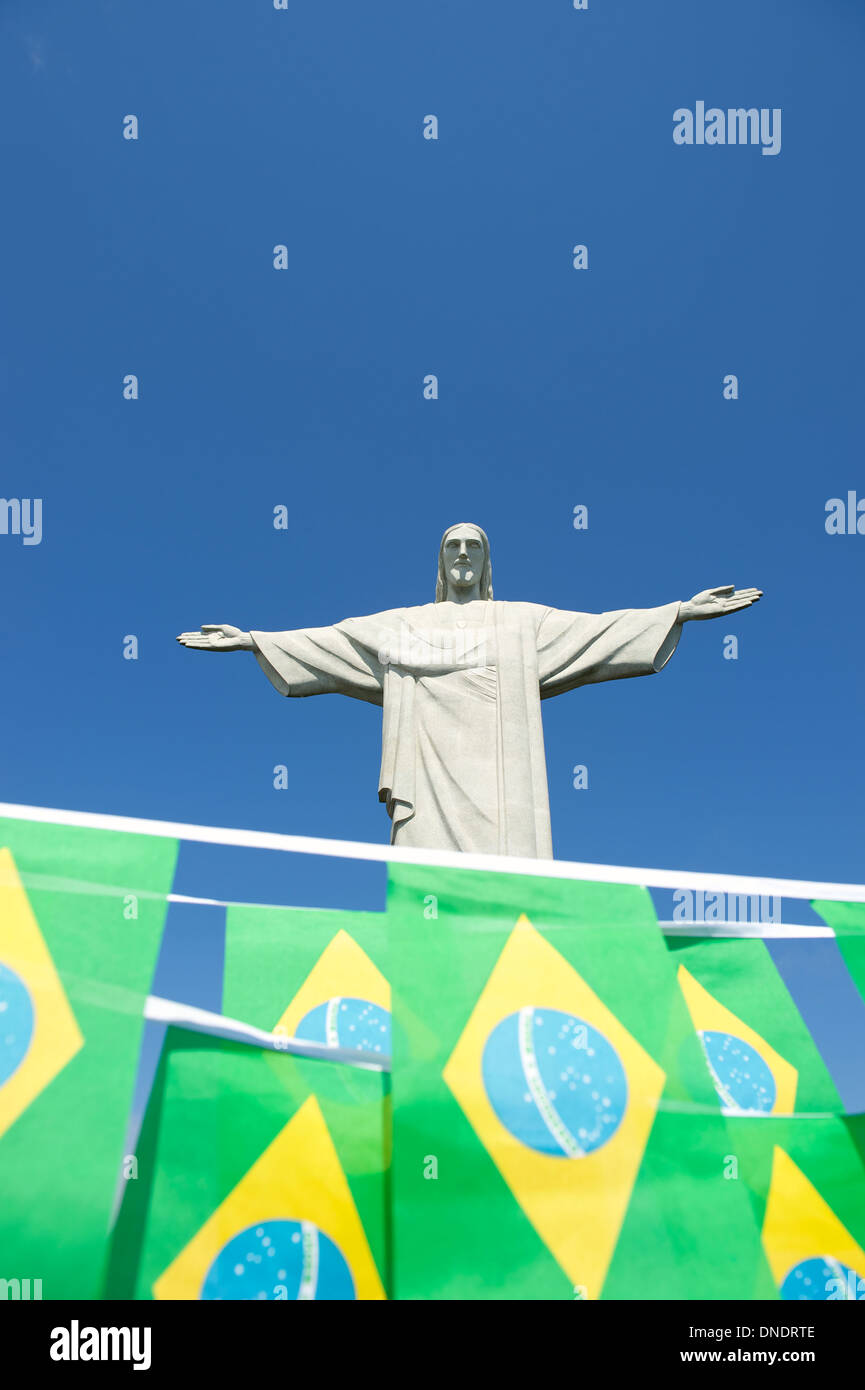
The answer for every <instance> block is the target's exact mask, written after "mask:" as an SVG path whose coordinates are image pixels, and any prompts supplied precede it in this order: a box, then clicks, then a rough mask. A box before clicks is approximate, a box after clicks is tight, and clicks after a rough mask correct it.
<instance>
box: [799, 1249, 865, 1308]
mask: <svg viewBox="0 0 865 1390" xmlns="http://www.w3.org/2000/svg"><path fill="white" fill-rule="evenodd" d="M781 1298H782V1299H783V1300H784V1301H785V1302H797V1303H801V1302H804V1301H807V1302H809V1303H815V1302H820V1303H822V1302H824V1301H828V1302H845V1301H847V1300H849V1301H855V1302H861V1301H862V1300H863V1299H865V1279H863V1278H862V1277H861V1276H860V1275H858V1274H857V1273H856V1271H855V1269H851V1268H850V1266H849V1265H845V1264H842V1263H841V1261H840V1260H835V1259H833V1258H832V1256H831V1255H815V1256H812V1257H811V1258H810V1259H808V1260H800V1261H799V1263H798V1264H796V1265H794V1266H793V1268H792V1269H791V1270H789V1272H788V1273H787V1274H786V1275H785V1276H784V1282H783V1283H782V1285H781Z"/></svg>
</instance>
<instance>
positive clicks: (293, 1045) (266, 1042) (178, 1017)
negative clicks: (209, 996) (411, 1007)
mask: <svg viewBox="0 0 865 1390" xmlns="http://www.w3.org/2000/svg"><path fill="white" fill-rule="evenodd" d="M144 1017H145V1018H148V1019H150V1020H151V1021H152V1022H153V1023H166V1024H169V1023H170V1024H172V1025H173V1026H174V1027H175V1028H187V1029H189V1031H190V1032H193V1033H207V1034H208V1035H209V1036H211V1037H216V1038H227V1039H229V1041H231V1042H241V1043H249V1044H250V1045H251V1046H252V1047H264V1048H267V1050H268V1052H287V1053H289V1054H290V1055H291V1056H292V1057H309V1058H315V1059H316V1060H317V1061H321V1062H347V1063H348V1065H349V1066H352V1067H360V1068H361V1069H362V1070H363V1071H390V1057H388V1056H385V1054H384V1053H382V1055H381V1056H380V1057H376V1056H373V1054H372V1053H370V1052H365V1051H364V1050H363V1049H361V1048H356V1047H330V1046H328V1044H327V1043H315V1042H307V1041H306V1039H301V1038H289V1037H287V1036H283V1035H282V1034H280V1033H268V1032H267V1030H266V1029H265V1028H254V1027H253V1026H252V1024H251V1023H241V1022H240V1020H239V1019H237V1018H227V1017H226V1016H225V1014H214V1013H211V1012H210V1010H209V1009H198V1008H196V1007H195V1005H193V1004H179V1003H178V1002H177V1001H176V1000H175V999H163V998H162V997H161V996H160V995H158V994H149V995H148V996H147V999H146V1001H145V1004H144Z"/></svg>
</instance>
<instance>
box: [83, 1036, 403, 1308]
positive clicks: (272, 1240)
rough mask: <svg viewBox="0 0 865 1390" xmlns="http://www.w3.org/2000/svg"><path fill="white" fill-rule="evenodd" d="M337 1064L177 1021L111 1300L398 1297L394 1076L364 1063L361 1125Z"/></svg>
mask: <svg viewBox="0 0 865 1390" xmlns="http://www.w3.org/2000/svg"><path fill="white" fill-rule="evenodd" d="M337 1069H339V1070H340V1071H341V1072H344V1071H348V1070H349V1068H348V1067H346V1066H345V1065H344V1064H339V1063H333V1062H327V1061H318V1060H316V1061H313V1062H305V1061H298V1060H296V1059H295V1058H293V1057H291V1056H287V1055H281V1054H279V1053H274V1052H268V1051H265V1050H263V1049H260V1048H256V1047H249V1046H246V1045H242V1044H236V1043H230V1042H226V1041H223V1040H220V1039H218V1038H213V1037H208V1036H206V1035H203V1034H199V1033H189V1032H184V1031H183V1030H181V1029H176V1028H169V1029H168V1031H167V1034H166V1040H165V1045H164V1049H163V1054H162V1059H161V1062H160V1065H159V1069H158V1072H157V1076H156V1080H155V1083H154V1086H153V1090H152V1093H151V1097H150V1102H149V1105H148V1108H147V1114H146V1117H145V1121H144V1125H143V1128H142V1132H141V1135H140V1138H139V1141H138V1145H137V1157H138V1171H139V1175H140V1177H139V1182H138V1183H136V1184H135V1185H134V1187H133V1186H132V1185H130V1187H129V1189H128V1190H127V1195H126V1200H125V1201H124V1204H123V1208H122V1210H121V1212H120V1216H119V1219H118V1222H117V1225H116V1227H115V1231H114V1237H113V1245H112V1258H111V1264H110V1269H109V1277H108V1279H107V1281H106V1286H105V1291H104V1292H105V1297H107V1298H139V1299H151V1298H153V1299H171V1300H190V1299H192V1300H200V1299H203V1300H211V1299H215V1300H253V1301H254V1300H260V1301H264V1300H276V1301H279V1300H283V1301H289V1300H295V1299H307V1300H311V1299H326V1300H353V1299H381V1298H384V1297H385V1280H386V1272H387V1266H386V1254H387V1252H386V1247H385V1245H384V1242H383V1240H382V1233H383V1231H384V1191H385V1189H384V1136H383V1134H382V1129H381V1116H382V1110H383V1106H382V1091H383V1085H384V1081H383V1077H382V1075H381V1073H379V1072H375V1071H355V1070H353V1069H352V1072H353V1074H352V1082H351V1095H352V1097H353V1099H354V1102H355V1108H356V1110H357V1111H358V1112H360V1113H361V1114H363V1113H364V1112H367V1113H373V1112H374V1113H375V1114H376V1115H377V1116H378V1121H379V1124H378V1130H377V1132H375V1133H373V1134H372V1135H370V1134H367V1133H362V1134H358V1132H357V1131H356V1130H355V1129H354V1128H353V1126H352V1123H351V1107H343V1108H342V1109H340V1108H336V1109H334V1107H333V1106H331V1104H330V1103H329V1101H328V1099H326V1098H325V1099H319V1096H318V1095H317V1094H316V1090H317V1088H319V1087H321V1089H322V1090H323V1091H325V1092H326V1091H328V1090H329V1089H330V1088H331V1084H332V1083H333V1080H334V1078H333V1076H332V1073H333V1072H334V1071H336V1070H337ZM370 1233H372V1237H373V1238H372V1241H371V1239H370ZM373 1246H375V1247H376V1248H375V1250H374V1249H373Z"/></svg>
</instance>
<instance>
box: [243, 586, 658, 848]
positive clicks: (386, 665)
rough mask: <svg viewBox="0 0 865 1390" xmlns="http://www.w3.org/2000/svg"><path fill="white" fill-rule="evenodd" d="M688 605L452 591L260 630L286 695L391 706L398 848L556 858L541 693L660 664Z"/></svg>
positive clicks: (384, 790) (255, 637) (255, 636)
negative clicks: (455, 599)
mask: <svg viewBox="0 0 865 1390" xmlns="http://www.w3.org/2000/svg"><path fill="white" fill-rule="evenodd" d="M678 608H679V605H678V603H668V604H665V605H663V606H662V607H660V608H626V609H622V610H620V611H618V612H613V613H600V614H592V613H569V612H565V611H562V610H561V609H557V608H544V607H542V606H541V605H539V604H535V603H503V602H497V601H495V600H492V599H488V600H481V599H479V600H475V601H472V602H469V603H465V604H459V603H449V602H446V601H444V602H439V603H430V604H425V605H422V606H420V607H417V608H394V609H390V610H388V611H386V612H384V613H374V614H372V615H371V616H370V617H366V618H347V619H346V620H345V621H344V622H340V623H336V624H335V625H334V626H333V627H321V628H309V629H305V630H303V629H302V630H300V631H297V632H251V633H250V637H251V638H252V641H253V643H254V648H255V655H256V658H257V660H258V663H259V665H260V666H261V668H262V670H263V671H264V672H265V674H266V675H267V676H268V678H269V680H270V681H271V682H272V684H273V685H274V686H275V687H276V689H277V690H278V691H279V692H280V694H282V695H288V696H307V695H323V694H339V695H350V696H353V697H354V698H355V699H358V700H367V701H368V702H369V703H370V704H375V705H382V706H383V711H384V713H383V727H382V760H381V775H380V778H379V799H380V800H381V801H384V802H385V803H386V805H387V810H388V814H389V816H390V817H391V821H392V833H391V840H392V843H393V844H397V845H409V846H413V847H416V848H424V849H452V850H464V851H465V850H472V851H474V852H476V853H481V854H509V855H520V856H526V857H529V858H550V857H552V838H551V833H550V811H549V799H548V795H547V777H546V764H545V760H544V737H543V728H542V724H541V707H540V702H541V700H542V699H546V698H547V697H549V696H551V695H560V694H563V693H564V692H565V691H567V690H573V689H575V688H576V687H577V686H580V685H589V684H592V683H593V682H596V681H608V680H619V679H622V678H624V677H628V676H646V675H651V674H653V673H654V672H656V671H659V670H660V669H661V667H662V666H664V665H665V664H666V662H667V661H668V660H669V658H670V657H671V656H672V654H673V652H674V651H675V649H676V644H677V642H678V640H679V634H680V632H681V627H680V626H679V624H678V623H677V621H676V618H677V613H678Z"/></svg>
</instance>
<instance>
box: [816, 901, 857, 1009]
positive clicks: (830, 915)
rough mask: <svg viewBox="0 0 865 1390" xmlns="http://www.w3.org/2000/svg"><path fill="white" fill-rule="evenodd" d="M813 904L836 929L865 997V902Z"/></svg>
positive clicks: (840, 944) (841, 947)
mask: <svg viewBox="0 0 865 1390" xmlns="http://www.w3.org/2000/svg"><path fill="white" fill-rule="evenodd" d="M811 906H812V907H813V909H814V911H815V912H817V913H819V915H820V916H821V917H822V918H823V921H824V922H825V923H826V925H827V926H829V927H831V928H832V930H833V931H834V933H835V939H836V941H837V942H838V947H839V950H840V951H841V954H842V956H843V957H844V960H845V962H846V965H847V969H848V970H849V971H850V974H851V975H852V977H853V980H854V983H855V985H856V988H857V989H858V991H859V993H860V994H861V995H862V998H863V999H865V903H833V902H823V901H819V902H813V903H812V904H811Z"/></svg>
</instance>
